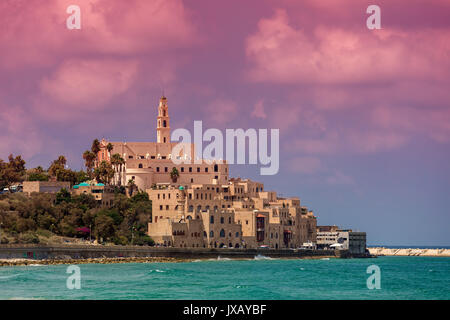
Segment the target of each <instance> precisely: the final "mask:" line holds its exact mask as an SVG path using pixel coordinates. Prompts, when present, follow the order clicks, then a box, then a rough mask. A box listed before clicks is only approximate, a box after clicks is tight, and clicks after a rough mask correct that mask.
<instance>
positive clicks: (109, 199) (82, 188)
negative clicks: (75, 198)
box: [72, 182, 114, 207]
mask: <svg viewBox="0 0 450 320" xmlns="http://www.w3.org/2000/svg"><path fill="white" fill-rule="evenodd" d="M72 193H73V194H75V195H80V194H88V195H92V196H93V197H94V198H95V200H97V202H98V203H99V204H100V205H102V206H105V207H111V206H113V204H114V193H112V192H107V190H106V188H105V185H104V184H103V183H97V184H89V183H86V182H83V183H80V184H78V185H74V186H73V188H72Z"/></svg>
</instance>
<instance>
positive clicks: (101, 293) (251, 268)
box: [0, 257, 450, 300]
mask: <svg viewBox="0 0 450 320" xmlns="http://www.w3.org/2000/svg"><path fill="white" fill-rule="evenodd" d="M372 264H376V265H378V266H379V267H380V269H381V289H379V290H369V289H367V286H366V280H367V277H368V276H369V274H367V273H366V269H367V267H368V266H369V265H372ZM79 266H80V268H81V289H80V290H76V289H75V290H69V289H67V287H66V280H67V277H68V276H69V274H67V273H66V269H67V266H66V265H57V266H23V267H0V299H446V300H448V299H449V298H450V292H449V290H450V258H441V257H439V258H433V257H379V258H376V259H329V260H300V259H298V260H297V259H295V260H275V259H273V260H272V259H256V260H208V261H196V262H186V263H129V264H109V265H102V264H84V265H83V264H82V265H79Z"/></svg>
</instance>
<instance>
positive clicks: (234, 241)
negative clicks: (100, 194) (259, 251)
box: [98, 97, 316, 249]
mask: <svg viewBox="0 0 450 320" xmlns="http://www.w3.org/2000/svg"><path fill="white" fill-rule="evenodd" d="M156 121H157V126H156V131H157V141H156V142H111V143H112V145H113V150H112V151H111V152H110V153H108V152H107V151H106V150H105V148H106V146H107V141H102V143H101V151H100V152H99V155H98V157H99V160H101V159H103V160H104V159H106V160H108V159H110V158H111V155H113V154H115V153H118V154H120V155H121V156H122V158H123V159H124V160H125V166H123V169H122V171H121V172H119V173H117V175H119V176H120V177H116V178H119V179H116V181H118V180H120V181H124V182H125V183H126V182H127V181H129V180H130V179H131V180H133V181H134V182H135V184H136V185H137V186H138V188H139V189H140V190H144V191H146V192H147V193H148V194H149V197H150V200H152V220H151V221H150V222H149V224H148V234H149V236H151V237H152V238H153V240H154V241H155V242H156V243H157V244H159V245H165V246H174V247H208V248H217V247H233V248H242V247H244V248H256V247H259V246H267V247H270V248H275V249H278V248H280V249H281V248H298V247H301V246H302V245H303V243H305V242H315V241H316V238H315V237H316V217H315V216H314V213H313V212H312V211H309V210H308V209H307V208H306V207H304V206H301V204H300V199H299V198H281V197H278V196H277V194H276V192H274V191H266V190H265V189H264V185H263V184H262V183H260V182H256V181H252V180H249V179H240V178H230V177H229V168H228V164H227V163H226V162H225V161H212V160H204V159H197V158H195V154H196V153H195V145H194V144H183V148H181V149H180V148H178V149H175V150H177V151H176V152H175V153H177V154H174V153H173V152H174V151H173V150H174V147H175V146H176V145H177V144H178V143H173V142H171V140H170V117H169V108H168V103H167V98H166V97H161V99H160V101H159V105H158V116H157V119H156ZM178 150H179V151H178ZM175 159H177V160H185V161H186V162H190V163H181V164H175V163H174V162H173V160H175ZM194 160H195V162H194ZM192 162H194V163H192ZM196 162H198V163H196ZM173 168H176V169H177V170H178V173H179V177H177V179H172V178H171V175H170V173H171V172H172V170H173Z"/></svg>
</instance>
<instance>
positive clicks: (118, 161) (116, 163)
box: [111, 153, 125, 186]
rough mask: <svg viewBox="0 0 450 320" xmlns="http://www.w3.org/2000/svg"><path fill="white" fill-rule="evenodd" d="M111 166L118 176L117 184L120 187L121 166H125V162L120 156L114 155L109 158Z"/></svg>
mask: <svg viewBox="0 0 450 320" xmlns="http://www.w3.org/2000/svg"><path fill="white" fill-rule="evenodd" d="M111 165H112V166H113V168H114V171H115V172H116V173H117V174H118V176H119V181H118V184H119V186H120V185H121V184H122V166H123V165H125V160H124V159H123V158H122V157H121V156H120V154H118V153H114V154H113V155H112V156H111Z"/></svg>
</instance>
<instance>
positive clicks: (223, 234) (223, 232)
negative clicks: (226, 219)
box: [220, 229, 225, 238]
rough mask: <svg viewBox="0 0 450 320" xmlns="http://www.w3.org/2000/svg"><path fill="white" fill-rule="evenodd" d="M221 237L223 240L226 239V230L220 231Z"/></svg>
mask: <svg viewBox="0 0 450 320" xmlns="http://www.w3.org/2000/svg"><path fill="white" fill-rule="evenodd" d="M220 237H221V238H224V237H225V230H223V229H221V230H220Z"/></svg>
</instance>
